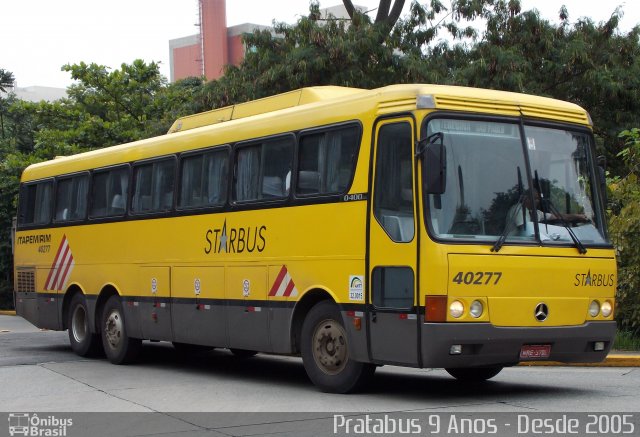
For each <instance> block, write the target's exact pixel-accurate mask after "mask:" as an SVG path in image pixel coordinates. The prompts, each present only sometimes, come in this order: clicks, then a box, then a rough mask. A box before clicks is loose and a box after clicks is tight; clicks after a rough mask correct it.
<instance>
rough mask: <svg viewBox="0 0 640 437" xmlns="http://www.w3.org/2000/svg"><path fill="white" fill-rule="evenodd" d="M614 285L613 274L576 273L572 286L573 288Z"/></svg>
mask: <svg viewBox="0 0 640 437" xmlns="http://www.w3.org/2000/svg"><path fill="white" fill-rule="evenodd" d="M614 284H615V275H614V274H613V273H611V274H608V275H607V274H606V273H591V270H589V271H588V272H587V273H576V277H575V281H574V282H573V285H574V286H575V287H613V285H614Z"/></svg>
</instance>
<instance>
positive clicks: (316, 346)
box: [301, 301, 375, 393]
mask: <svg viewBox="0 0 640 437" xmlns="http://www.w3.org/2000/svg"><path fill="white" fill-rule="evenodd" d="M301 353H302V362H303V364H304V368H305V370H306V372H307V375H308V376H309V379H311V381H312V382H313V383H314V384H315V385H316V386H318V387H319V388H320V390H322V391H324V392H328V393H349V392H353V391H356V390H358V389H360V388H362V387H363V386H364V385H365V384H366V382H368V381H369V379H370V377H371V376H372V375H373V373H374V371H375V366H374V365H373V364H369V363H360V362H357V361H353V360H352V359H351V357H350V355H349V343H348V341H347V333H346V331H345V329H344V326H343V324H342V316H341V315H340V311H339V309H338V307H337V305H335V304H334V303H333V302H330V301H322V302H319V303H317V304H316V305H315V306H314V307H313V308H312V309H311V311H309V314H307V317H306V318H305V320H304V322H303V324H302V335H301Z"/></svg>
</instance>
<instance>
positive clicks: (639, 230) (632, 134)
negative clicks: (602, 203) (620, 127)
mask: <svg viewBox="0 0 640 437" xmlns="http://www.w3.org/2000/svg"><path fill="white" fill-rule="evenodd" d="M620 138H621V139H622V140H623V142H624V146H623V148H622V151H620V152H619V153H618V155H619V156H620V157H621V158H622V160H623V161H624V162H625V164H626V168H627V169H628V173H627V174H626V175H624V176H623V177H619V178H615V179H614V181H612V183H611V184H610V188H611V197H612V203H613V205H614V208H612V211H611V213H610V215H609V230H610V233H611V238H612V240H613V242H614V245H615V248H616V255H617V260H618V290H617V294H616V303H617V314H616V320H617V321H618V325H619V326H620V328H621V329H623V330H625V331H629V332H632V333H634V334H635V335H636V336H640V244H639V243H640V129H638V128H634V129H629V130H624V131H622V132H621V133H620Z"/></svg>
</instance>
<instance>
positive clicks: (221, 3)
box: [201, 0, 229, 80]
mask: <svg viewBox="0 0 640 437" xmlns="http://www.w3.org/2000/svg"><path fill="white" fill-rule="evenodd" d="M201 5H202V6H201V7H202V22H201V24H202V33H203V41H204V50H203V51H204V74H205V76H206V77H207V79H208V80H212V79H218V78H219V77H220V76H222V75H223V73H224V72H223V67H224V66H225V65H226V64H227V63H228V61H227V58H228V53H229V51H228V42H227V8H226V2H225V0H202V1H201Z"/></svg>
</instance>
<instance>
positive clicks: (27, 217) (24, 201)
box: [19, 181, 53, 225]
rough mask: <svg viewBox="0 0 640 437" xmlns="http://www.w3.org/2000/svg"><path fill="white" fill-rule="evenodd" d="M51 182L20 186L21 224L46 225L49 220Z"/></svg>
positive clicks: (51, 192)
mask: <svg viewBox="0 0 640 437" xmlns="http://www.w3.org/2000/svg"><path fill="white" fill-rule="evenodd" d="M52 194H53V182H52V181H44V182H38V183H35V184H29V185H25V186H23V187H22V190H21V192H20V217H19V223H20V224H21V225H46V224H48V223H49V222H50V221H51V207H52V203H53V202H52V200H53V198H52V197H53V196H52Z"/></svg>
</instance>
